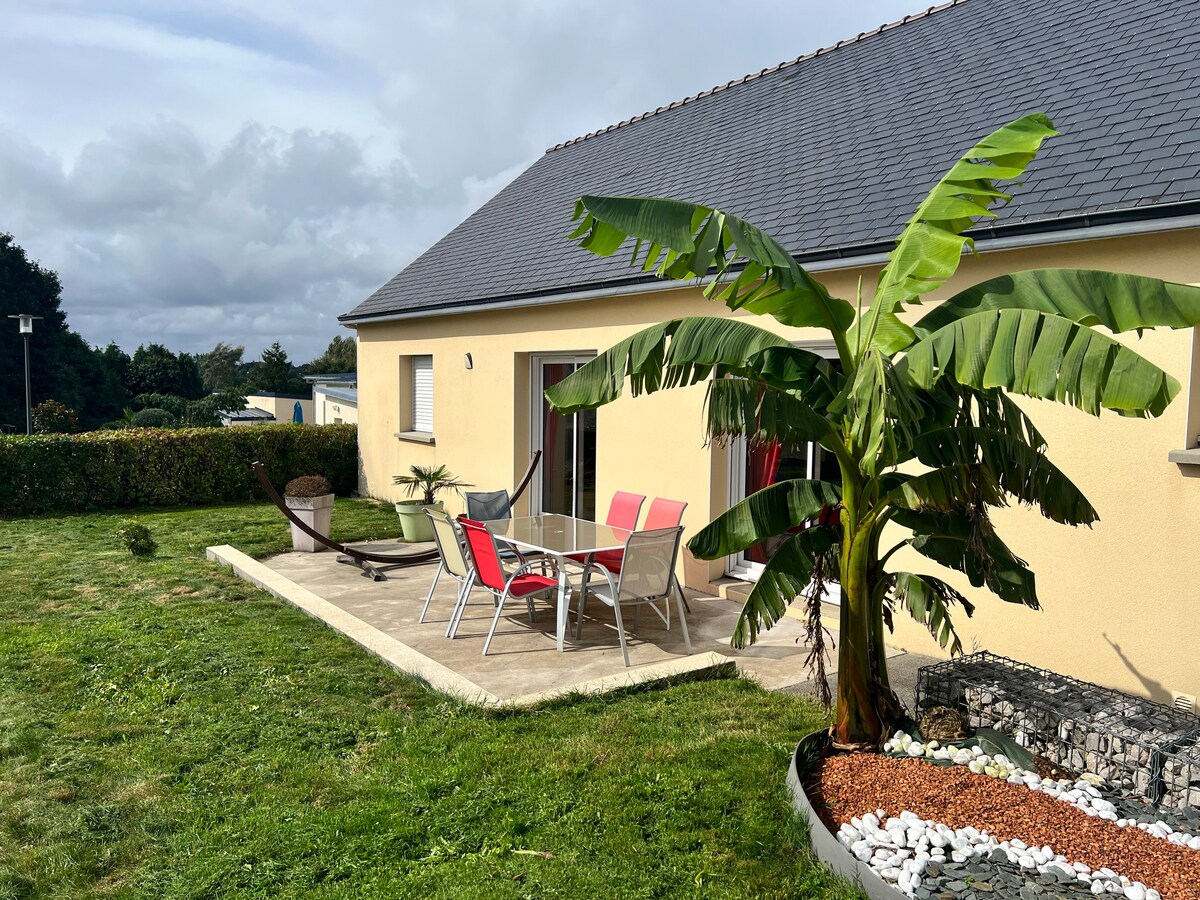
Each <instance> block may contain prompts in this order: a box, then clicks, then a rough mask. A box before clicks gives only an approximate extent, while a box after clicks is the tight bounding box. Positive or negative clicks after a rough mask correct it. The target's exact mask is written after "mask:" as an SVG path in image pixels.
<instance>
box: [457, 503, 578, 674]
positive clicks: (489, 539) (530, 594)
mask: <svg viewBox="0 0 1200 900" xmlns="http://www.w3.org/2000/svg"><path fill="white" fill-rule="evenodd" d="M458 521H459V524H460V525H462V529H463V535H464V536H465V537H466V539H467V552H468V553H470V554H471V560H472V562H473V563H474V565H475V583H476V584H477V585H478V586H479V587H481V588H483V589H484V590H486V591H488V592H490V593H491V594H492V596H493V597H495V598H496V600H497V603H496V615H495V617H494V618H493V619H492V627H491V628H489V629H488V635H487V640H486V641H484V643H483V655H484V656H487V652H488V648H489V647H491V645H492V636H493V635H495V633H496V626H497V625H498V624H499V623H500V616H501V615H503V614H504V603H505V601H506V600H508V598H509V597H515V598H516V599H518V600H524V601H525V605H526V607H527V608H528V609H529V621H531V622H533V621H535V615H534V611H533V598H534V597H536V596H537V595H539V594H547V593H550V592H551V591H553V592H555V593H557V592H558V579H556V578H549V577H547V576H546V575H535V574H534V573H532V572H529V571H528V569H529V568H530V567H531V566H534V565H541V561H540V560H530V561H529V562H526V563H522V564H521V565H519V566H517V568H515V569H513V571H512V572H506V571H505V570H504V566H503V564H502V563H501V562H500V548H499V547H497V546H496V538H495V536H494V535H493V534H492V532H491V530H490V529H489V528H488V527H487V526H486V525H484V524H483V523H482V522H475V521H473V520H471V519H467V518H462V517H460V518H459V520H458Z"/></svg>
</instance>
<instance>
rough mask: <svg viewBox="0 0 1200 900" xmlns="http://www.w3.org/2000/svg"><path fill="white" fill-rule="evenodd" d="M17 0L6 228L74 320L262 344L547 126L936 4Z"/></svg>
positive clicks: (711, 79) (531, 150)
mask: <svg viewBox="0 0 1200 900" xmlns="http://www.w3.org/2000/svg"><path fill="white" fill-rule="evenodd" d="M925 5H928V4H927V3H926V4H925ZM4 6H5V13H4V28H3V29H0V83H2V84H3V85H4V86H5V88H4V90H3V91H0V232H9V233H11V234H12V235H13V236H14V238H15V239H16V241H17V243H19V244H20V245H21V246H23V247H24V248H25V250H26V252H27V253H28V254H29V255H30V256H31V257H32V258H34V259H36V260H37V261H39V262H40V263H41V264H42V265H44V266H46V267H48V268H51V269H53V270H55V271H56V272H58V273H59V276H60V277H61V279H62V282H63V308H64V309H65V310H66V312H67V316H68V322H69V323H70V325H71V327H72V328H73V329H75V330H76V331H78V332H79V333H80V334H82V335H83V337H84V338H86V339H87V340H88V341H90V342H92V343H93V344H99V345H104V344H107V343H108V342H109V341H116V342H117V343H118V344H120V345H121V346H122V347H124V348H125V349H126V350H127V351H132V350H133V349H135V348H136V347H137V346H138V345H139V344H142V343H148V342H151V341H158V342H161V343H165V344H166V345H167V346H169V347H171V348H172V349H173V350H177V351H178V350H187V351H189V352H203V351H206V350H209V349H211V348H212V347H213V345H214V344H216V343H217V342H218V341H225V342H226V343H232V344H235V345H237V344H240V345H243V346H245V348H246V352H247V359H251V358H255V357H257V355H258V354H259V353H260V352H261V350H262V349H263V348H264V347H266V346H269V345H270V344H271V342H272V341H276V340H278V341H280V342H281V343H282V345H283V347H284V349H285V350H287V351H288V353H289V356H290V357H291V358H292V360H293V362H296V363H300V362H305V361H307V360H309V359H312V358H313V357H315V356H316V355H317V354H319V353H320V352H321V350H322V349H324V347H325V346H326V345H327V344H328V343H329V341H330V339H331V338H333V337H334V336H335V335H344V334H349V333H351V332H347V331H346V330H345V329H343V328H342V327H341V326H339V325H338V323H337V316H338V315H339V314H341V313H344V312H347V311H349V310H350V309H351V308H352V307H354V306H355V305H356V304H357V303H358V302H359V301H361V300H362V299H364V298H365V297H367V296H368V295H369V294H370V293H371V292H373V291H374V290H375V289H376V288H378V287H379V286H380V285H381V284H383V283H384V282H386V281H387V280H388V279H389V278H390V277H391V276H392V275H394V274H395V273H396V272H399V271H400V270H401V269H403V268H404V266H405V265H406V264H407V263H408V262H410V261H411V260H412V259H414V258H415V257H416V256H417V255H418V254H420V253H421V252H422V251H423V250H425V249H426V248H427V247H429V246H430V245H432V244H433V243H434V242H435V241H437V239H438V238H440V237H441V236H442V235H444V234H445V233H446V232H448V231H449V230H450V229H452V228H453V227H454V226H455V224H457V223H458V222H459V221H461V220H462V219H463V218H465V217H466V216H467V215H468V214H469V213H470V212H471V211H472V210H474V209H476V208H477V207H478V206H480V205H481V204H483V203H484V202H486V201H487V200H488V198H490V197H491V196H492V195H493V194H495V193H496V192H497V191H498V190H500V188H502V187H503V186H504V185H505V184H507V183H508V182H509V181H511V180H512V179H513V178H515V177H516V176H517V175H518V174H520V172H521V171H522V170H524V169H525V168H526V167H528V166H529V165H531V164H532V163H533V162H534V161H535V160H536V159H537V158H538V157H539V156H540V155H541V154H542V153H543V152H544V151H545V149H546V148H547V147H549V146H551V145H552V144H555V143H558V142H559V141H562V140H567V139H569V138H572V137H575V136H577V135H580V134H583V133H586V132H589V131H593V130H595V129H597V128H602V127H604V126H606V125H608V124H611V123H613V122H617V121H620V120H622V119H625V118H628V117H629V116H631V115H636V114H638V113H641V112H643V111H645V110H647V109H653V108H655V107H657V106H660V105H663V104H666V103H669V102H671V101H672V100H677V99H680V98H682V97H685V96H688V95H691V94H694V93H697V92H698V91H701V90H706V89H708V88H710V87H712V86H714V85H716V84H720V83H724V82H726V81H729V80H730V79H732V78H738V77H741V76H742V75H744V74H746V73H748V72H751V71H757V70H759V69H762V68H764V67H766V66H771V65H774V64H776V63H778V62H781V61H783V60H786V59H792V58H795V57H796V56H800V55H801V54H804V53H808V52H811V51H812V50H815V49H817V48H818V47H823V46H828V45H830V44H833V43H836V42H837V41H839V40H842V39H846V38H851V37H854V36H855V35H857V34H858V33H860V32H862V31H867V30H871V29H874V28H876V27H878V26H879V25H880V24H882V23H884V22H890V21H894V20H896V19H899V18H902V17H903V16H904V15H906V14H908V13H914V12H918V11H920V10H921V9H923V8H924V7H923V6H918V5H917V3H916V2H915V0H908V2H905V0H859V2H854V3H841V4H832V3H829V2H811V0H791V2H787V0H757V2H742V3H730V2H729V0H722V2H716V0H695V2H690V3H686V4H685V3H678V2H665V0H609V2H606V3H597V2H594V0H575V2H566V0H562V2H555V0H437V2H428V0H427V2H421V3H417V2H409V0H336V2H335V0H256V2H253V3H239V2H233V0H206V2H205V3H202V4H201V3H196V2H186V0H185V2H179V0H176V2H166V0H74V2H72V0H6V2H5V4H4ZM478 264H479V265H481V266H484V265H503V260H496V259H480V260H479V263H478Z"/></svg>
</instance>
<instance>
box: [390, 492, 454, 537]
mask: <svg viewBox="0 0 1200 900" xmlns="http://www.w3.org/2000/svg"><path fill="white" fill-rule="evenodd" d="M427 509H432V510H434V511H435V512H445V511H446V507H445V506H444V505H443V504H442V502H441V501H440V500H439V501H438V502H437V503H432V504H426V503H424V502H423V501H421V500H401V501H399V502H398V503H397V504H396V514H397V515H398V516H400V530H401V531H402V532H403V533H404V539H405V540H406V541H432V540H433V524H432V523H431V522H430V521H429V516H427V515H425V510H427Z"/></svg>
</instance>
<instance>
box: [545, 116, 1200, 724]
mask: <svg viewBox="0 0 1200 900" xmlns="http://www.w3.org/2000/svg"><path fill="white" fill-rule="evenodd" d="M1056 133H1057V132H1055V131H1054V129H1053V127H1052V126H1051V124H1050V121H1049V119H1047V118H1046V117H1045V116H1044V115H1042V114H1040V113H1039V114H1034V115H1031V116H1026V117H1024V118H1021V119H1018V120H1017V121H1015V122H1013V123H1011V124H1009V125H1006V126H1004V127H1003V128H1001V129H999V130H997V131H995V132H993V133H992V134H991V135H989V136H988V137H986V138H985V139H984V140H983V141H981V142H980V143H979V144H977V145H976V146H975V147H973V148H972V149H971V150H970V151H969V152H968V153H967V154H966V155H965V156H964V157H963V158H962V159H960V160H959V161H958V162H957V163H956V164H955V165H954V167H953V168H952V169H951V170H950V172H949V173H948V174H947V175H946V176H945V178H943V179H942V180H941V181H940V182H939V183H938V184H937V185H936V186H935V187H934V188H933V190H932V191H931V192H930V194H929V196H928V197H926V199H925V200H924V201H923V202H922V203H921V204H920V206H919V207H918V208H917V211H916V213H915V214H914V215H913V217H912V218H911V219H910V220H909V222H908V223H907V225H906V226H905V228H904V230H903V231H902V232H901V234H900V236H899V237H898V238H897V240H896V246H895V249H893V250H892V252H891V253H890V254H889V262H888V264H887V265H886V266H885V267H884V268H883V270H882V271H881V272H880V273H879V276H878V280H877V283H876V284H875V287H874V292H873V296H872V297H871V299H870V302H869V304H866V303H864V302H863V300H864V298H863V297H861V296H860V297H858V298H855V299H856V301H857V302H854V303H851V302H848V301H846V300H844V299H840V298H837V297H834V296H832V295H831V294H830V293H829V291H828V289H827V288H826V287H825V286H824V285H823V284H822V283H821V282H819V281H817V280H816V279H815V278H814V277H813V276H812V275H811V274H810V273H808V272H807V271H805V270H804V268H803V267H801V266H800V264H799V263H798V262H797V261H796V259H795V258H794V257H793V256H792V255H791V254H790V253H789V252H788V251H787V250H785V249H784V248H783V246H781V245H780V244H779V243H778V242H777V241H775V240H774V239H773V238H771V237H770V236H769V235H767V234H766V233H764V232H762V231H760V230H759V229H757V228H755V227H754V226H753V225H751V224H750V223H748V222H746V221H744V220H743V219H740V218H738V217H736V216H734V215H730V214H727V213H724V212H722V211H720V210H716V209H712V208H711V207H706V206H700V205H696V204H691V203H684V202H680V201H676V200H660V199H654V198H646V197H590V196H589V197H583V198H582V199H581V200H580V201H579V203H578V205H577V207H576V212H575V215H576V219H579V220H581V222H580V224H579V227H578V228H577V229H576V230H575V231H574V233H573V234H572V237H574V238H576V239H578V240H579V242H580V244H581V245H582V246H583V247H585V248H587V249H589V250H591V251H592V252H594V253H597V254H601V255H605V256H607V255H610V254H612V253H615V252H616V251H617V250H618V249H619V248H620V247H621V246H622V245H623V244H624V243H625V242H626V240H627V239H628V238H633V239H634V241H635V245H634V251H633V264H635V265H638V266H641V267H642V268H643V270H645V271H650V270H652V269H653V270H656V271H657V272H658V274H659V275H662V276H665V277H669V278H674V279H695V278H698V277H703V276H707V275H713V276H715V277H714V278H713V280H712V281H711V283H710V284H709V285H708V286H707V287H706V288H705V290H704V293H705V296H707V297H708V298H710V299H712V300H718V301H723V302H724V303H725V304H726V305H727V306H728V307H730V308H731V309H734V310H744V311H746V312H750V313H754V314H756V315H770V316H772V317H774V318H775V319H776V320H777V321H778V322H779V323H780V324H781V325H783V326H785V328H786V327H798V328H799V327H804V328H824V329H826V330H827V331H828V332H829V334H830V336H831V337H832V338H833V341H834V343H835V345H836V347H837V352H838V361H839V364H840V365H838V366H834V365H832V364H831V363H830V362H829V361H828V360H826V359H824V358H822V357H820V356H818V355H816V354H814V353H811V352H809V351H806V350H803V349H800V348H797V347H793V346H792V344H791V342H790V341H789V340H788V338H787V337H786V336H784V335H780V334H777V333H775V332H774V331H768V330H766V329H763V328H760V327H757V326H755V325H751V324H749V323H748V322H745V321H744V320H741V319H737V318H724V317H711V316H706V317H690V318H684V319H675V320H672V321H669V322H663V323H661V324H659V325H654V326H652V327H650V328H647V329H644V330H643V331H641V332H639V333H637V334H635V335H633V336H632V337H629V338H627V339H626V340H624V341H622V342H621V343H619V344H617V345H616V346H614V347H612V348H611V349H609V350H608V351H606V352H605V353H602V354H601V355H599V356H597V357H596V358H595V359H594V360H592V361H591V362H590V363H588V364H587V365H586V366H584V367H582V368H580V369H579V370H577V371H576V372H575V373H574V374H573V375H571V376H570V377H568V378H567V379H565V380H564V381H562V382H560V383H559V384H558V385H556V386H554V387H552V388H550V389H549V390H547V391H546V396H547V399H548V400H549V401H550V403H551V404H552V405H553V406H554V407H555V408H556V409H557V410H558V411H559V412H561V413H570V412H574V411H575V410H579V409H584V408H594V407H596V406H600V405H602V404H604V403H608V402H610V401H611V400H614V399H616V398H617V397H618V396H620V394H621V393H622V391H623V389H624V383H625V380H626V378H628V379H629V381H630V386H631V389H632V393H634V394H635V395H636V394H638V393H642V392H651V391H657V390H661V389H664V388H671V387H677V386H681V385H690V384H695V383H697V382H699V381H702V380H704V379H706V378H708V377H709V376H713V377H712V380H711V381H710V382H709V386H708V395H707V399H706V408H705V413H706V417H707V428H708V432H709V434H710V435H712V436H713V437H714V438H717V439H730V438H744V439H745V440H747V441H748V442H749V443H750V444H751V445H755V444H758V445H768V446H773V447H774V446H782V447H785V448H787V447H793V448H799V447H802V446H804V445H805V444H807V443H808V442H810V441H815V442H818V443H819V444H820V445H821V446H822V447H823V448H824V449H825V450H826V451H828V452H829V453H831V454H833V456H834V457H835V458H836V460H837V463H838V471H839V474H840V477H839V478H838V480H837V482H836V483H835V482H832V481H821V480H805V479H800V480H788V481H782V482H779V483H777V484H773V485H770V486H769V487H766V488H764V489H763V490H761V491H759V492H757V493H755V494H753V495H751V496H750V497H748V498H746V499H745V500H744V501H742V502H741V503H737V504H734V505H733V506H732V507H731V508H730V509H729V510H727V511H726V512H724V513H722V514H721V515H720V516H718V517H717V518H716V519H715V520H714V521H713V522H712V523H711V524H709V525H708V526H707V527H706V528H704V529H703V530H702V531H700V532H699V533H698V534H697V535H695V537H693V538H692V539H691V540H690V541H689V542H688V547H689V549H690V550H691V551H692V553H693V554H695V555H696V556H697V557H699V558H701V559H719V558H721V557H724V556H727V555H729V554H732V553H736V552H740V551H742V550H745V549H747V548H749V547H753V546H755V545H758V544H762V543H763V542H764V541H765V540H767V539H768V538H772V537H778V536H782V540H780V541H779V542H778V544H777V546H776V547H775V549H774V551H773V553H772V555H771V556H770V557H769V559H768V560H767V562H766V564H765V566H764V569H763V572H762V575H761V576H760V577H759V579H758V581H757V582H756V583H755V585H754V587H753V588H752V589H751V591H750V594H749V597H748V598H747V600H746V603H745V606H744V607H743V609H742V613H741V616H740V618H739V621H738V624H737V627H736V630H735V633H734V637H733V640H734V644H735V645H738V646H741V645H744V644H746V643H752V642H753V641H754V640H755V639H756V637H757V635H758V633H759V631H760V630H761V629H763V628H770V627H771V626H772V625H773V624H774V623H775V622H776V621H778V620H779V618H780V617H781V616H782V615H783V614H784V611H785V609H786V607H787V605H788V604H789V603H791V602H792V601H793V600H794V599H795V598H796V597H797V596H799V595H802V594H805V593H807V597H808V602H809V621H810V629H809V631H810V634H811V635H812V636H813V637H815V638H817V639H818V641H819V639H820V635H821V626H820V599H821V595H822V593H823V586H824V584H825V583H826V581H827V580H834V581H837V582H838V583H839V584H840V585H841V604H840V629H839V642H838V671H837V683H838V684H837V715H836V724H835V727H834V737H835V740H836V741H837V742H839V743H840V744H842V745H844V746H871V745H878V744H879V742H880V740H881V738H882V737H883V736H884V735H885V733H886V731H887V730H888V729H889V728H890V727H891V725H892V724H893V723H894V722H895V720H896V718H897V717H898V716H899V715H900V712H901V707H900V704H899V702H898V701H897V699H896V696H895V694H894V692H893V691H892V689H891V686H890V684H889V681H888V672H887V657H886V650H885V647H884V643H883V635H884V628H885V626H886V625H887V624H888V623H890V621H891V616H892V615H894V614H898V613H900V612H904V613H907V614H909V615H911V616H912V617H913V618H914V619H915V620H916V621H918V622H919V623H920V624H922V625H923V626H925V627H926V628H928V629H929V631H930V632H931V633H932V634H933V636H934V637H935V638H937V640H938V641H939V642H940V643H941V645H942V646H943V647H949V649H950V651H951V653H961V652H962V644H961V642H960V640H959V639H958V636H957V634H956V633H955V630H954V625H953V623H952V621H951V615H952V611H953V610H954V608H955V607H957V608H960V609H962V610H964V611H965V612H966V614H968V615H970V613H971V611H972V607H971V604H970V603H969V602H968V600H967V598H966V597H964V596H963V595H962V594H961V593H959V592H958V591H957V590H956V589H955V588H954V587H952V586H951V585H950V584H948V583H946V582H945V581H943V580H942V579H940V578H937V577H934V576H932V575H928V574H925V573H923V572H909V571H904V570H903V569H899V568H897V567H896V564H895V561H896V560H897V559H904V557H896V553H897V552H898V551H900V550H903V549H905V548H911V549H913V550H915V551H916V552H917V553H918V554H920V555H921V556H923V557H925V559H926V560H927V561H929V562H933V563H936V564H939V565H942V566H946V567H949V568H952V569H956V570H958V571H960V572H962V573H963V574H964V575H965V576H966V577H967V578H968V579H969V581H970V582H971V584H972V585H974V586H975V587H986V588H988V589H989V590H990V591H991V592H992V593H993V594H995V595H996V596H997V597H999V599H1001V600H1003V601H1006V602H1010V603H1018V604H1023V605H1025V606H1029V607H1032V608H1034V609H1036V608H1038V607H1039V605H1040V602H1039V600H1038V596H1037V592H1036V588H1035V579H1034V574H1033V572H1032V571H1030V570H1029V569H1028V567H1027V566H1026V565H1025V563H1024V562H1023V561H1022V560H1020V559H1018V558H1017V557H1016V556H1015V555H1014V554H1013V553H1012V551H1011V550H1010V549H1009V548H1008V547H1007V546H1006V545H1005V544H1004V542H1003V541H1002V540H1001V539H1000V537H999V535H998V534H997V533H996V531H995V529H994V527H993V526H992V522H991V519H990V516H989V512H990V510H991V509H993V508H996V507H999V506H1003V505H1006V504H1007V503H1008V502H1010V501H1011V500H1015V501H1017V502H1019V503H1024V504H1028V505H1031V506H1034V507H1036V508H1037V509H1038V510H1039V511H1040V512H1041V513H1042V515H1044V516H1046V517H1047V518H1050V519H1052V520H1054V521H1056V522H1061V523H1064V524H1068V525H1084V524H1090V523H1092V522H1094V521H1096V519H1097V518H1098V516H1097V514H1096V511H1095V509H1093V508H1092V506H1091V504H1090V503H1089V502H1088V500H1087V498H1086V497H1084V495H1083V494H1082V492H1081V491H1080V490H1079V488H1078V487H1076V486H1075V485H1074V484H1073V483H1072V482H1071V481H1070V479H1068V478H1067V476H1066V475H1065V474H1064V473H1063V472H1062V471H1060V470H1059V469H1058V468H1057V467H1056V466H1055V465H1054V464H1053V463H1052V462H1051V461H1050V459H1049V458H1048V457H1047V455H1046V442H1045V440H1044V439H1043V438H1042V436H1041V434H1040V433H1039V432H1038V430H1037V428H1036V427H1035V426H1034V423H1033V422H1032V421H1031V420H1030V419H1029V417H1028V416H1027V415H1026V414H1025V413H1024V412H1023V411H1022V410H1021V409H1020V408H1019V407H1018V406H1017V405H1016V403H1015V402H1014V401H1013V400H1012V399H1011V397H1010V396H1009V395H1010V394H1020V395H1024V396H1029V397H1039V398H1043V399H1047V400H1055V401H1057V402H1060V403H1065V404H1068V405H1071V406H1075V407H1077V408H1079V409H1082V410H1083V411H1085V412H1088V413H1091V414H1093V415H1099V414H1100V411H1101V410H1102V409H1109V410H1113V411H1115V412H1117V413H1119V414H1121V415H1124V416H1157V415H1159V414H1160V413H1162V411H1163V410H1164V409H1165V408H1166V406H1167V404H1168V403H1170V401H1171V399H1172V398H1173V397H1174V396H1175V395H1176V394H1177V393H1178V391H1179V382H1178V381H1176V380H1175V379H1174V378H1172V377H1171V376H1170V375H1169V374H1168V373H1166V372H1164V371H1162V370H1161V369H1160V368H1159V367H1157V366H1155V365H1154V364H1153V363H1151V362H1150V361H1149V360H1147V359H1145V358H1144V357H1142V356H1140V355H1139V354H1137V353H1136V352H1135V351H1134V350H1133V349H1131V348H1130V347H1128V346H1126V345H1125V344H1122V343H1120V342H1118V341H1116V340H1115V339H1113V338H1112V337H1110V336H1108V335H1107V334H1105V333H1103V332H1102V331H1101V330H1100V329H1104V330H1105V331H1107V332H1111V333H1120V332H1128V331H1135V330H1140V329H1143V328H1154V327H1159V326H1165V327H1170V328H1188V327H1193V326H1196V325H1200V288H1196V287H1193V286H1189V285H1179V284H1170V283H1166V282H1163V281H1160V280H1159V279H1156V278H1144V277H1139V276H1133V275H1118V274H1113V273H1109V272H1099V271H1091V270H1081V269H1036V270H1031V271H1025V272H1016V273H1013V274H1011V275H1003V276H1000V277H997V278H992V279H990V280H988V281H984V282H982V283H980V284H976V285H974V286H972V287H969V288H967V289H966V290H963V291H960V292H958V293H957V294H955V295H954V296H952V297H950V298H948V299H946V300H944V301H943V302H942V303H940V304H938V305H936V306H935V307H933V309H932V310H930V311H929V312H927V313H926V314H925V315H924V316H923V317H921V318H920V319H917V320H916V322H915V324H913V325H909V324H907V323H906V322H905V321H903V320H902V319H901V317H900V315H899V313H900V312H901V311H903V310H904V307H905V306H908V305H910V304H913V305H915V304H917V303H918V302H919V301H920V299H921V296H922V295H923V294H927V293H928V292H930V291H933V290H936V289H937V288H939V287H941V286H942V285H943V284H945V282H946V281H947V280H948V279H949V278H950V277H951V276H952V275H954V273H955V272H956V271H957V269H958V266H959V263H960V261H961V258H962V254H963V251H964V249H967V248H969V246H970V244H971V241H970V239H969V238H966V237H963V232H965V231H967V230H968V229H969V228H971V227H972V226H974V225H975V224H976V222H977V220H978V219H980V218H984V217H994V216H995V213H994V212H992V210H991V207H992V206H993V205H995V204H998V203H1003V202H1007V201H1008V200H1009V199H1011V197H1010V196H1009V195H1008V194H1005V193H1004V192H1003V191H1001V190H1000V189H999V188H998V187H997V185H996V182H997V181H1001V180H1013V179H1016V178H1019V177H1020V176H1021V174H1022V173H1023V172H1024V170H1025V169H1026V167H1027V166H1028V165H1029V163H1030V162H1031V161H1032V160H1033V158H1034V155H1035V154H1036V153H1037V151H1038V149H1039V147H1040V146H1041V144H1042V142H1043V141H1044V140H1045V139H1046V138H1048V137H1051V136H1052V135H1054V134H1056ZM889 544H890V546H889ZM815 658H816V659H817V660H819V659H821V653H820V645H819V644H818V647H817V653H816V655H815Z"/></svg>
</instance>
